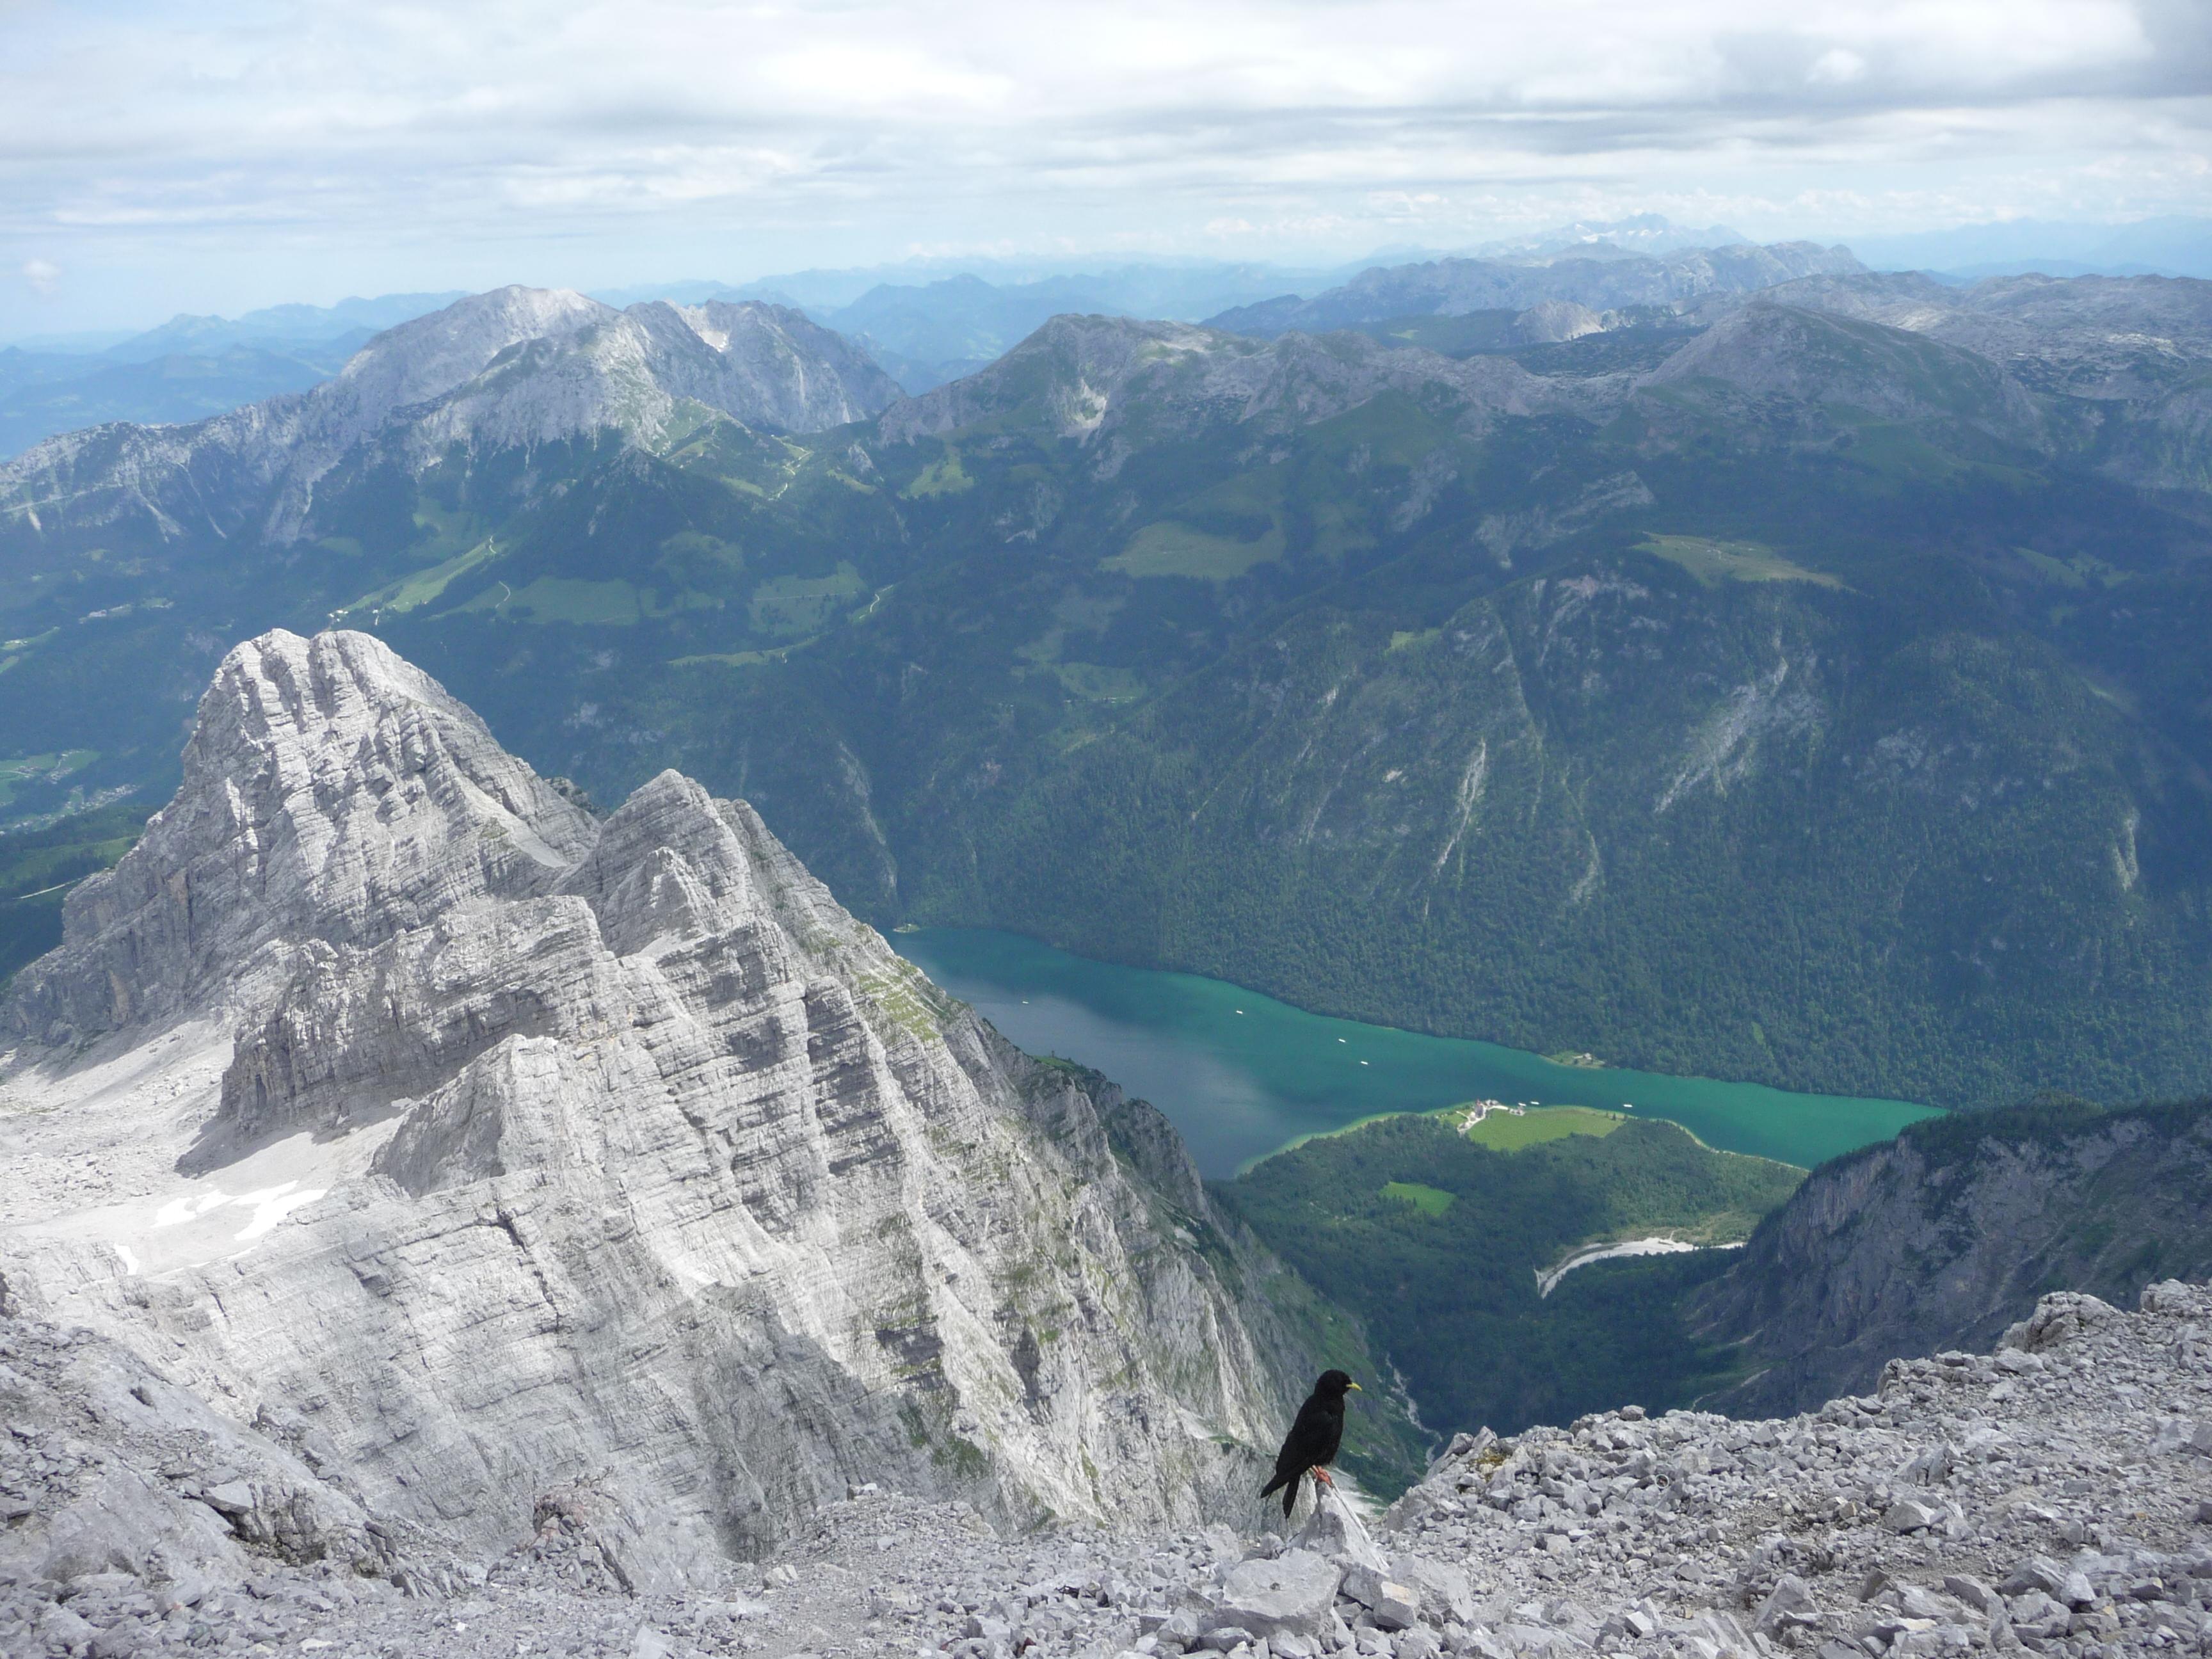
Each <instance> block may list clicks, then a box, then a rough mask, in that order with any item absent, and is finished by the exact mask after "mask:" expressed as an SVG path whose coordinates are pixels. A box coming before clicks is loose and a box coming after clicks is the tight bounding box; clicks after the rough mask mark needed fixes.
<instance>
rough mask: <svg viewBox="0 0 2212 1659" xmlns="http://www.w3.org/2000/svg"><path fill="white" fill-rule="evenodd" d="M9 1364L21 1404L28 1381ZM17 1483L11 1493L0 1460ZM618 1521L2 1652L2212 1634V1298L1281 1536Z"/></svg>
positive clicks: (2061, 1310) (969, 1523)
mask: <svg viewBox="0 0 2212 1659" xmlns="http://www.w3.org/2000/svg"><path fill="white" fill-rule="evenodd" d="M11 1352H13V1349H12V1348H11ZM0 1387H5V1388H6V1389H8V1390H9V1391H8V1393H7V1394H6V1396H5V1401H6V1405H7V1407H8V1409H9V1411H11V1412H13V1411H15V1409H17V1403H18V1401H19V1400H20V1399H21V1393H20V1390H19V1389H18V1388H17V1387H16V1385H15V1381H14V1379H12V1378H0ZM9 1449H10V1448H7V1447H5V1446H0V1452H4V1451H7V1450H9ZM80 1450H83V1449H82V1448H81V1449H80ZM0 1486H4V1487H5V1489H6V1490H8V1491H9V1492H14V1491H15V1490H17V1489H18V1483H16V1480H15V1476H14V1475H13V1474H12V1473H11V1472H10V1471H9V1470H8V1469H7V1468H4V1467H0ZM603 1513H604V1511H603V1510H600V1509H599V1506H598V1500H597V1498H596V1496H595V1494H593V1493H592V1492H591V1491H590V1490H589V1489H588V1488H587V1487H583V1488H576V1489H573V1490H571V1491H569V1492H565V1493H562V1494H556V1495H552V1496H550V1497H549V1498H547V1499H545V1500H544V1501H541V1503H540V1504H539V1506H538V1529H537V1532H536V1534H535V1535H534V1536H533V1537H532V1539H531V1540H530V1541H528V1542H527V1543H526V1544H525V1545H523V1546H521V1547H519V1548H518V1549H516V1550H514V1551H513V1552H512V1553H509V1554H507V1556H505V1557H504V1558H502V1559H500V1560H498V1561H496V1562H493V1563H490V1564H487V1565H476V1566H472V1567H465V1568H463V1569H461V1570H460V1571H459V1572H458V1573H457V1574H451V1573H449V1574H447V1576H446V1577H444V1578H442V1579H441V1580H439V1581H435V1582H433V1581H430V1580H428V1579H425V1580H424V1581H422V1583H421V1585H420V1586H419V1588H420V1589H422V1591H424V1592H426V1593H424V1594H419V1595H416V1596H414V1597H412V1598H405V1597H394V1596H392V1595H389V1593H388V1589H385V1588H382V1587H380V1586H377V1585H374V1584H365V1583H362V1581H360V1580H359V1579H358V1577H352V1578H349V1577H348V1576H347V1575H346V1574H344V1573H343V1572H340V1571H337V1570H335V1569H333V1568H332V1567H331V1565H329V1564H327V1563H323V1564H317V1565H315V1566H313V1567H312V1568H304V1569H303V1568H299V1567H285V1566H283V1565H281V1564H276V1563H272V1564H271V1565H270V1570H269V1571H268V1572H267V1573H266V1574H265V1575H264V1577H260V1578H258V1579H257V1580H255V1581H254V1583H253V1584H252V1588H251V1589H250V1590H248V1591H247V1592H246V1593H244V1594H236V1595H224V1594H222V1593H221V1592H215V1591H204V1592H199V1593H198V1595H197V1599H195V1590H196V1589H197V1587H196V1586H194V1585H192V1584H191V1583H186V1584H185V1588H184V1589H183V1590H182V1591H180V1592H179V1591H175V1590H172V1589H168V1588H167V1585H168V1583H169V1582H170V1581H167V1580H163V1581H161V1582H159V1583H149V1582H147V1581H144V1580H142V1579H141V1578H139V1577H134V1576H133V1575H131V1574H129V1573H125V1572H118V1571H108V1572H106V1573H94V1574H90V1575H83V1576H80V1577H76V1578H73V1579H69V1580H56V1579H53V1578H51V1577H49V1578H39V1577H33V1576H28V1575H27V1573H26V1571H25V1570H24V1569H23V1568H22V1567H21V1565H20V1563H21V1561H22V1559H24V1558H23V1555H22V1553H21V1551H18V1552H16V1553H15V1555H14V1556H13V1557H0V1561H11V1562H13V1563H15V1564H17V1565H11V1566H9V1567H7V1568H5V1569H0V1571H6V1572H8V1573H9V1575H10V1576H9V1577H8V1579H7V1581H6V1584H5V1595H4V1599H0V1644H5V1647H6V1650H7V1651H9V1652H10V1653H15V1652H19V1651H20V1652H24V1653H27V1654H36V1653H39V1652H41V1651H46V1652H52V1653H55V1654H61V1653H64V1652H85V1651H104V1652H112V1653H151V1652H165V1651H171V1650H182V1651H193V1650H198V1651H205V1650H228V1651H239V1650H256V1651H266V1650H270V1649H272V1648H273V1647H274V1646H275V1645H276V1644H278V1643H282V1644H284V1645H286V1646H295V1645H296V1646H299V1647H302V1648H305V1649H307V1650H313V1651H325V1652H328V1653H330V1654H331V1656H332V1659H372V1656H374V1659H416V1656H422V1659H428V1656H430V1655H434V1654H435V1655H448V1654H450V1655H454V1656H478V1655H481V1656H494V1655H496V1656H499V1659H507V1656H509V1655H513V1654H518V1653H538V1652H545V1653H568V1654H577V1655H591V1656H614V1659H620V1656H624V1655H627V1656H630V1659H677V1656H681V1659H697V1656H703V1655H723V1654H738V1655H758V1656H763V1659H785V1656H797V1655H799V1654H802V1653H803V1654H807V1655H813V1656H819V1659H939V1656H946V1659H1016V1656H1023V1655H1026V1656H1032V1659H1108V1656H1115V1659H1176V1656H1182V1659H1209V1656H1211V1659H1323V1656H1331V1659H1440V1656H1445V1655H1449V1656H1451V1659H1587V1656H1600V1659H1630V1656H1633V1659H1783V1656H1786V1655H1789V1654H1791V1653H1800V1654H1807V1655H1815V1654H1816V1655H1817V1656H1818V1659H1936V1656H1942V1655H1955V1656H1969V1655H1975V1654H1981V1653H1991V1654H1999V1655H2008V1654H2015V1653H2023V1652H2024V1653H2028V1654H2036V1655H2046V1656H2051V1659H2109V1656H2118V1655H2121V1654H2130V1655H2131V1654H2137V1653H2142V1654H2150V1653H2172V1654H2186V1653H2190V1652H2202V1651H2205V1650H2208V1649H2212V1292H2208V1291H2207V1290H2206V1289H2205V1288H2203V1287H2202V1286H2194V1285H2182V1284H2180V1283H2178V1282H2174V1281H2167V1282H2165V1283H2161V1284H2159V1285H2153V1286H2151V1287H2149V1288H2148V1290H2147V1291H2145V1292H2144V1293H2143V1297H2142V1310H2141V1311H2140V1312H2138V1313H2136V1314H2123V1313H2121V1312H2119V1311H2118V1310H2115V1309H2113V1308H2112V1307H2110V1306H2109V1305H2107V1304H2104V1303H2102V1302H2100V1301H2098V1300H2096V1299H2095V1298H2094V1297H2087V1296H2085V1295H2081V1294H2079V1293H2074V1292H2062V1293H2059V1294H2056V1295H2053V1296H2051V1297H2045V1299H2044V1301H2043V1302H2042V1303H2041V1304H2039V1306H2038V1308H2037V1310H2036V1312H2035V1314H2034V1315H2033V1316H2032V1317H2031V1318H2030V1319H2028V1320H2026V1321H2024V1322H2021V1324H2019V1325H2018V1326H2016V1327H2015V1328H2013V1329H2012V1330H2011V1331H2010V1332H2008V1334H2007V1335H2006V1337H2005V1340H2004V1343H2003V1345H2002V1346H2001V1347H2000V1348H1998V1349H1997V1351H1996V1352H1995V1353H1993V1354H1988V1355H1970V1354H1966V1353H1962V1352H1951V1353H1946V1354H1942V1355H1940V1356H1937V1357H1936V1358H1932V1359H1925V1360H1911V1361H1899V1362H1897V1363H1895V1364H1892V1365H1891V1366H1890V1367H1889V1368H1888V1370H1887V1371H1886V1372H1885V1373H1884V1376H1883V1378H1882V1383H1881V1389H1880V1391H1879V1392H1878V1393H1877V1394H1875V1395H1869V1396H1866V1397H1863V1398H1845V1399H1842V1400H1838V1401H1831V1402H1829V1403H1828V1404H1827V1405H1826V1406H1824V1407H1822V1408H1821V1409H1820V1411H1818V1412H1816V1413H1808V1414H1807V1415H1804V1416H1801V1417H1796V1418H1790V1419H1780V1420H1770V1421H1762V1422H1736V1421H1730V1420H1729V1419H1722V1418H1717V1417H1713V1416H1711V1415H1710V1414H1706V1413H1694V1412H1675V1413H1668V1414H1667V1415H1665V1416H1663V1417H1660V1418H1657V1419H1650V1418H1647V1417H1646V1416H1645V1414H1644V1413H1643V1412H1641V1411H1640V1410H1638V1409H1637V1408H1635V1407H1627V1408H1625V1409H1623V1410H1620V1411H1616V1412H1608V1413H1602V1414H1600V1415H1597V1416H1593V1417H1589V1418H1585V1419H1581V1420H1580V1421H1578V1422H1577V1423H1576V1424H1574V1425H1571V1427H1568V1428H1564V1429H1562V1428H1540V1429H1535V1430H1531V1431H1528V1432H1527V1433H1524V1434H1522V1435H1520V1436H1518V1437H1515V1438H1513V1439H1510V1440H1507V1441H1498V1440H1496V1439H1494V1438H1493V1437H1491V1436H1490V1435H1489V1434H1488V1433H1487V1432H1485V1433H1484V1434H1482V1435H1480V1436H1462V1437H1460V1439H1459V1440H1458V1441H1457V1442H1456V1443H1455V1444H1454V1446H1453V1447H1452V1449H1450V1451H1449V1452H1448V1453H1447V1454H1446V1455H1444V1456H1443V1457H1442V1458H1439V1459H1438V1460H1437V1463H1436V1464H1435V1466H1434V1467H1433V1468H1431V1471H1430V1473H1429V1474H1428V1476H1427V1477H1426V1478H1425V1480H1423V1481H1421V1482H1420V1483H1419V1485H1418V1486H1415V1487H1414V1488H1413V1490H1412V1491H1410V1492H1407V1494H1406V1495H1405V1496H1404V1497H1402V1498H1400V1499H1399V1500H1398V1502H1397V1503H1396V1504H1393V1505H1392V1506H1391V1508H1390V1510H1389V1512H1388V1514H1387V1515H1385V1516H1383V1517H1382V1518H1381V1519H1380V1521H1379V1522H1377V1523H1376V1524H1375V1525H1374V1526H1373V1527H1372V1528H1371V1530H1370V1528H1369V1527H1368V1526H1366V1525H1364V1524H1363V1523H1362V1522H1360V1521H1359V1520H1358V1517H1357V1516H1355V1515H1354V1514H1353V1513H1352V1511H1351V1510H1349V1509H1347V1508H1346V1506H1345V1505H1344V1504H1343V1503H1342V1502H1341V1501H1340V1500H1337V1499H1330V1500H1328V1501H1327V1502H1325V1503H1324V1504H1323V1506H1322V1508H1321V1510H1319V1511H1318V1512H1316V1513H1315V1514H1313V1515H1311V1516H1310V1517H1309V1518H1308V1520H1307V1521H1306V1522H1305V1524H1304V1526H1303V1527H1302V1528H1300V1529H1299V1530H1298V1531H1297V1533H1296V1534H1294V1535H1292V1536H1291V1537H1290V1538H1287V1539H1285V1537H1283V1536H1281V1535H1279V1534H1274V1533H1272V1532H1270V1533H1265V1534H1261V1535H1260V1536H1259V1537H1258V1538H1257V1539H1256V1541H1250V1542H1244V1541H1239V1539H1238V1538H1237V1535H1236V1534H1234V1533H1233V1532H1232V1531H1231V1529H1230V1528H1228V1527H1226V1526H1223V1525H1218V1524H1217V1525H1215V1526H1212V1527H1209V1528H1206V1529H1204V1530H1202V1531H1189V1530H1185V1531H1180V1532H1137V1533H1120V1534H1115V1533H1109V1532H1102V1531H1097V1530H1091V1529H1086V1528H1075V1529H1073V1530H1069V1531H1064V1532H1059V1533H1055V1534H1049V1535H1042V1536H1031V1537H1028V1538H1020V1537H1011V1538H1001V1537H998V1536H995V1535H994V1534H992V1533H991V1531H990V1529H989V1528H987V1527H985V1526H984V1525H982V1524H981V1522H980V1521H979V1520H978V1518H977V1517H976V1516H975V1513H974V1511H973V1510H969V1509H967V1508H965V1507H964V1506H962V1505H957V1504H956V1505H945V1504H932V1503H928V1502H926V1501H918V1500H916V1499H915V1498H908V1497H902V1496H897V1495H894V1494H892V1493H890V1492H884V1491H883V1490H880V1489H879V1488H878V1486H876V1485H875V1484H874V1483H862V1484H861V1485H860V1486H856V1487H855V1488H854V1491H853V1492H852V1494H851V1496H850V1498H848V1500H847V1501H845V1502H842V1503H839V1504H834V1505H832V1506H830V1507H829V1509H827V1510H824V1511H823V1514H822V1515H821V1516H820V1517H819V1519H818V1522H817V1525H816V1527H815V1528H814V1529H813V1530H812V1532H811V1535H810V1536H808V1537H807V1538H805V1539H804V1540H801V1541H798V1542H797V1543H796V1544H795V1546H794V1547H793V1548H792V1549H791V1550H789V1551H788V1552H787V1553H786V1554H785V1555H784V1556H783V1558H782V1559H780V1560H777V1561H775V1562H774V1563H771V1564H768V1565H764V1566H762V1567H757V1568H742V1569H738V1570H735V1571H732V1573H731V1574H730V1575H729V1576H728V1577H726V1579H725V1580H724V1581H723V1582H722V1583H720V1584H718V1585H715V1586H714V1587H712V1588H711V1589H702V1590H701V1591H697V1592H694V1593H691V1594H688V1595H680V1596H671V1595H659V1594H653V1593H650V1592H647V1593H645V1594H641V1595H634V1594H631V1593H629V1590H628V1589H625V1584H624V1578H625V1575H624V1574H623V1571H621V1570H620V1568H619V1565H618V1560H619V1555H620V1550H619V1547H618V1546H617V1545H616V1544H615V1543H614V1541H611V1540H610V1539H609V1538H608V1536H607V1535H606V1534H605V1532H604V1531H603V1530H602V1529H601V1523H600V1518H599V1517H600V1516H602V1515H603ZM1261 1513H1262V1511H1261V1509H1260V1506H1259V1505H1257V1504H1256V1503H1255V1505H1254V1518H1255V1521H1257V1520H1259V1519H1260V1518H1261ZM15 1524H16V1526H17V1527H18V1528H21V1526H22V1524H23V1522H22V1521H21V1517H20V1516H19V1517H18V1519H17V1521H16V1523H15ZM33 1524H34V1525H35V1523H33ZM210 1595H212V1597H213V1599H212V1601H210V1599H209V1598H210ZM11 1621H12V1622H11ZM34 1632H35V1634H34ZM40 1642H44V1643H45V1644H46V1646H44V1647H43V1648H42V1647H41V1646H40V1645H38V1644H39V1643H40ZM256 1644H260V1645H259V1646H258V1647H257V1646H256Z"/></svg>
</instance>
